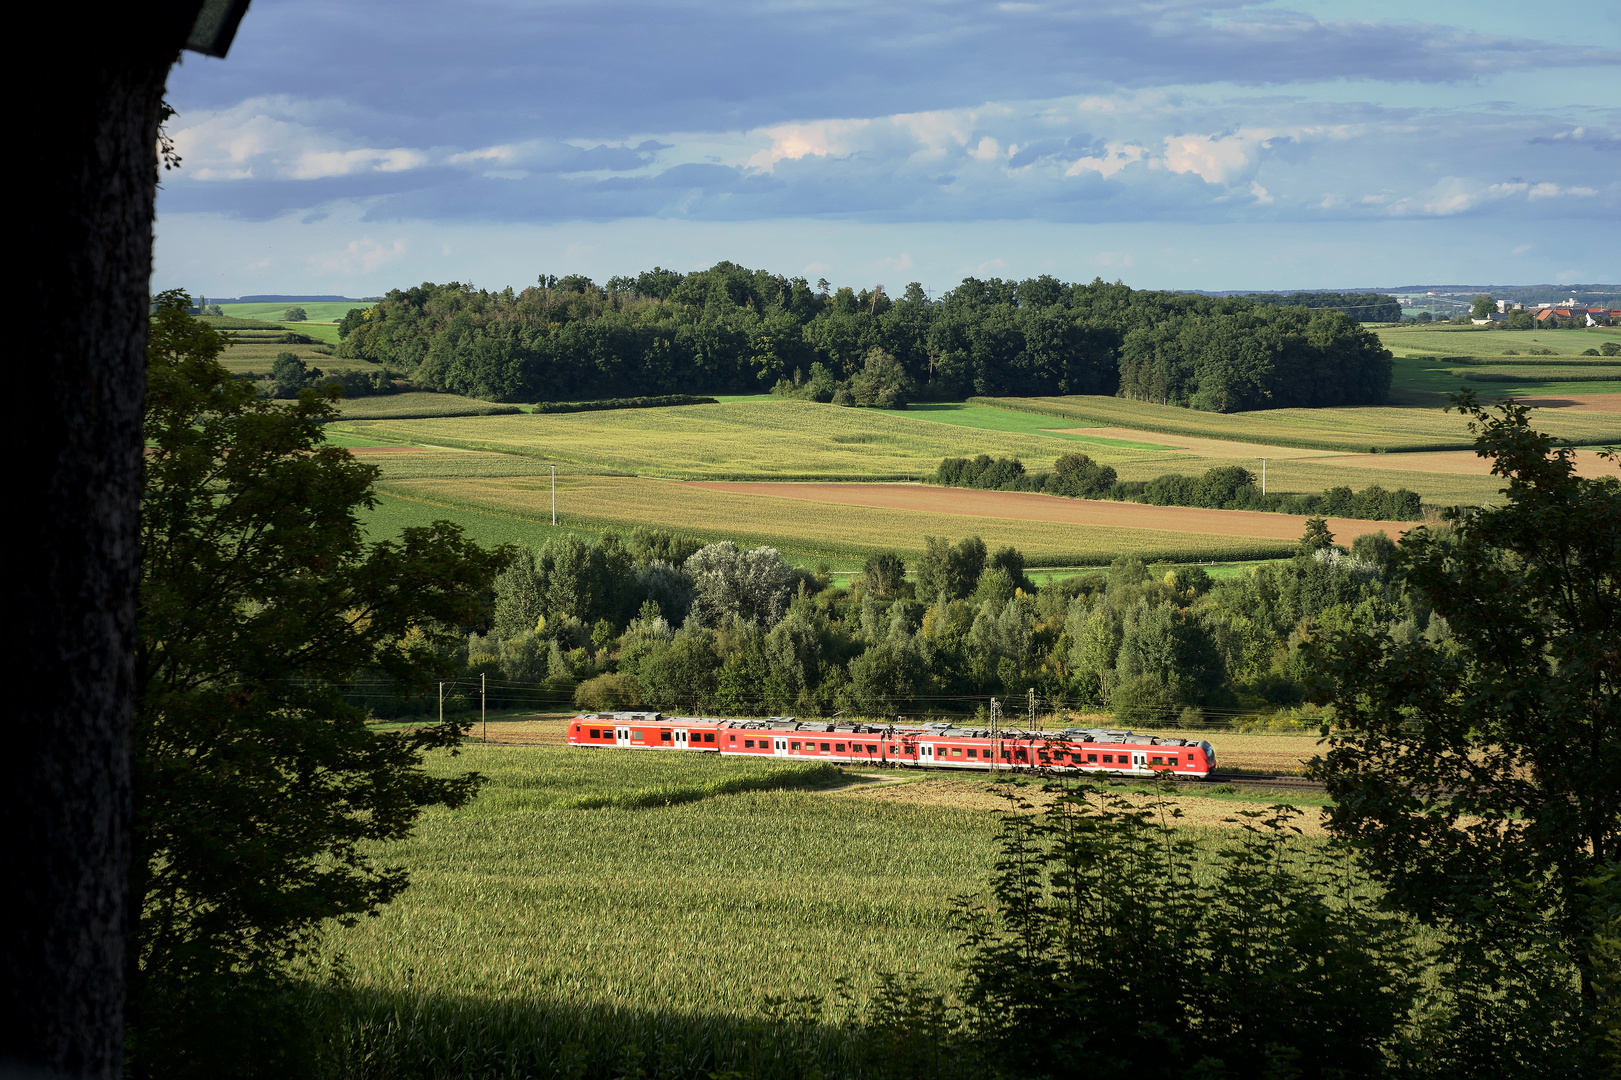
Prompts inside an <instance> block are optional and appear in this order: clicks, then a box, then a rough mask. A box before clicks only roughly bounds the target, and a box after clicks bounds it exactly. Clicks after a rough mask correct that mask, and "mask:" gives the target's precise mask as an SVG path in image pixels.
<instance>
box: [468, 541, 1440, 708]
mask: <svg viewBox="0 0 1621 1080" xmlns="http://www.w3.org/2000/svg"><path fill="white" fill-rule="evenodd" d="M924 545H925V549H924V552H923V554H922V556H921V557H920V558H917V559H916V560H915V561H914V562H912V563H911V564H910V565H908V563H907V561H906V560H905V559H903V558H902V557H901V556H900V555H897V554H893V553H883V554H878V555H874V556H872V557H870V558H869V559H868V560H867V561H866V564H865V566H864V567H863V570H862V572H861V573H860V574H859V575H858V576H856V577H855V579H854V580H853V581H852V583H851V585H850V586H849V587H839V586H838V585H836V584H834V582H833V581H832V577H831V575H830V574H829V573H828V572H827V571H826V570H825V569H821V570H807V569H804V568H799V567H793V566H790V565H789V564H788V563H787V562H786V561H785V560H784V559H783V558H782V556H781V555H780V553H778V552H777V551H775V550H774V549H771V548H757V549H754V550H742V549H739V548H738V547H736V546H735V545H733V544H731V543H729V542H723V543H718V544H700V543H699V542H698V541H696V540H693V539H690V538H685V537H680V536H673V535H671V534H668V533H665V532H662V531H659V530H649V529H645V528H642V529H637V530H636V531H634V532H633V533H631V534H630V536H628V537H621V536H619V535H616V534H612V533H610V534H607V535H605V536H603V537H602V538H601V539H600V540H598V541H595V542H588V541H586V540H583V539H581V538H579V537H574V536H569V537H563V538H559V539H557V540H554V541H551V542H549V543H548V544H546V545H544V546H542V547H541V548H539V549H536V550H533V551H527V550H526V551H520V552H518V553H516V554H515V555H514V556H513V560H512V562H511V563H510V565H509V566H508V567H507V568H506V569H505V570H504V571H503V572H502V573H501V574H500V575H499V576H498V577H497V578H496V580H495V587H494V593H493V596H494V604H493V608H492V615H491V619H490V622H489V625H488V626H487V627H486V628H483V629H482V630H480V631H476V632H473V633H471V634H469V635H468V638H467V640H466V643H465V646H463V647H462V648H461V650H460V652H459V656H460V661H461V663H462V664H463V665H464V675H469V676H473V677H477V676H478V675H480V674H483V675H486V676H490V677H493V678H495V679H497V680H500V681H502V682H503V683H505V684H508V685H512V684H517V685H527V686H530V687H534V688H535V689H537V690H545V691H549V692H550V694H551V695H552V697H553V699H554V700H555V699H558V698H561V699H563V700H568V699H569V698H570V696H572V697H573V701H574V703H575V704H577V705H578V706H580V707H582V708H605V709H606V708H631V707H637V706H642V707H647V708H655V709H661V710H664V711H667V712H688V711H692V712H699V713H708V714H726V715H731V714H740V715H787V714H794V715H806V716H816V715H831V714H832V713H834V712H837V711H840V710H843V711H846V712H849V713H855V714H859V715H871V716H885V715H898V714H906V715H912V716H922V715H928V714H947V715H950V714H956V715H964V714H967V713H971V712H973V711H975V710H976V709H979V710H982V709H983V708H984V705H985V700H986V698H987V697H989V696H992V695H995V696H1019V697H1022V696H1024V695H1025V694H1026V693H1027V692H1028V691H1029V690H1031V689H1034V690H1036V692H1037V693H1038V694H1039V695H1040V696H1041V699H1042V700H1043V701H1044V702H1046V703H1047V704H1048V705H1049V706H1050V707H1052V708H1055V709H1056V708H1063V707H1071V708H1108V709H1112V710H1113V711H1114V713H1115V716H1116V717H1117V718H1118V719H1119V721H1120V722H1122V723H1132V724H1157V725H1176V724H1188V725H1194V724H1199V723H1204V722H1207V721H1208V720H1209V719H1210V718H1211V717H1220V716H1224V715H1230V714H1235V713H1256V712H1261V713H1271V712H1274V711H1278V710H1283V711H1284V712H1286V713H1287V712H1288V710H1289V709H1291V708H1292V707H1296V706H1299V705H1301V704H1302V703H1303V702H1304V701H1305V698H1306V689H1305V680H1306V676H1307V674H1308V665H1307V664H1306V662H1305V661H1304V660H1303V659H1302V657H1301V654H1300V648H1301V644H1302V640H1303V639H1302V636H1301V634H1300V633H1299V629H1300V627H1301V626H1302V624H1304V623H1306V622H1309V621H1317V622H1324V621H1326V623H1328V624H1335V625H1337V624H1338V623H1339V622H1343V621H1344V620H1346V619H1349V618H1350V617H1351V613H1352V612H1353V611H1355V610H1356V609H1357V607H1358V605H1361V604H1365V603H1368V602H1370V598H1377V599H1378V601H1379V603H1381V604H1382V605H1385V607H1384V608H1382V610H1387V611H1388V612H1389V619H1390V622H1391V624H1392V626H1393V627H1394V628H1395V631H1394V632H1397V633H1399V634H1401V635H1402V636H1403V639H1404V640H1409V639H1416V638H1421V637H1427V638H1428V639H1431V640H1435V641H1438V642H1444V641H1445V640H1446V637H1447V633H1448V631H1447V628H1446V625H1445V620H1444V619H1436V618H1433V617H1432V612H1431V609H1430V608H1429V607H1428V606H1426V605H1424V604H1422V603H1417V602H1415V601H1414V600H1413V599H1412V598H1411V597H1407V596H1405V594H1403V593H1402V591H1401V590H1400V588H1399V587H1398V586H1397V585H1396V583H1394V582H1393V581H1392V580H1390V578H1389V575H1388V573H1387V564H1388V559H1389V556H1390V552H1391V551H1392V550H1393V544H1392V542H1391V541H1390V540H1389V539H1388V538H1387V537H1385V535H1384V534H1383V533H1382V532H1380V533H1371V534H1369V535H1366V536H1361V537H1358V538H1357V539H1356V541H1355V542H1354V543H1353V544H1352V546H1351V548H1350V550H1349V551H1347V550H1345V549H1343V548H1341V547H1339V546H1336V545H1335V544H1334V542H1333V536H1332V535H1331V534H1330V533H1328V532H1327V530H1326V528H1324V527H1323V526H1322V523H1321V521H1320V520H1314V522H1313V528H1312V530H1311V531H1310V532H1309V533H1308V537H1307V538H1306V539H1303V541H1302V549H1301V553H1300V554H1299V555H1298V556H1296V557H1295V558H1293V559H1290V560H1286V561H1283V562H1280V563H1276V564H1272V565H1267V566H1263V567H1261V568H1259V569H1257V570H1255V571H1254V572H1252V573H1250V574H1247V575H1244V576H1242V577H1239V578H1232V579H1228V580H1224V581H1216V580H1213V579H1212V578H1211V577H1210V575H1209V574H1208V573H1207V572H1206V571H1205V570H1204V569H1202V568H1200V567H1198V566H1186V565H1182V566H1178V565H1172V564H1169V563H1156V564H1154V565H1152V566H1149V565H1145V564H1144V563H1143V562H1142V561H1141V560H1139V559H1135V558H1129V557H1127V558H1122V559H1119V560H1117V561H1116V562H1115V563H1114V564H1113V565H1111V566H1110V567H1108V568H1107V569H1100V570H1098V571H1095V572H1092V573H1088V574H1082V575H1079V576H1076V577H1071V578H1066V579H1063V580H1061V581H1058V582H1054V583H1052V584H1050V585H1047V586H1044V587H1039V588H1038V587H1037V586H1036V585H1035V584H1034V583H1033V582H1032V581H1031V580H1030V577H1029V574H1028V573H1027V568H1026V562H1025V558H1024V556H1023V554H1022V553H1021V552H1019V551H1018V550H1017V549H1016V548H1012V547H1003V548H1000V549H997V550H994V551H993V550H991V549H989V548H988V546H987V545H986V544H985V543H984V541H983V540H981V539H980V538H979V537H977V536H969V537H964V538H961V539H958V540H956V541H952V540H949V539H946V538H941V537H925V538H924Z"/></svg>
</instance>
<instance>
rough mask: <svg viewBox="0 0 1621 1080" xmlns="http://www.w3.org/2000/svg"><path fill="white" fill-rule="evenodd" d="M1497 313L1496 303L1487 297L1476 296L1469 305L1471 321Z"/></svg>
mask: <svg viewBox="0 0 1621 1080" xmlns="http://www.w3.org/2000/svg"><path fill="white" fill-rule="evenodd" d="M1496 311H1497V301H1495V300H1493V299H1492V298H1491V297H1489V296H1476V297H1475V298H1474V300H1473V302H1471V303H1470V305H1469V317H1470V318H1471V319H1484V318H1486V317H1487V316H1488V315H1491V314H1493V313H1494V312H1496Z"/></svg>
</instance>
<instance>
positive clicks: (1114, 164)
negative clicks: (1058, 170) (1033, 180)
mask: <svg viewBox="0 0 1621 1080" xmlns="http://www.w3.org/2000/svg"><path fill="white" fill-rule="evenodd" d="M1147 157H1148V150H1147V149H1146V148H1145V147H1141V146H1133V145H1132V144H1131V143H1105V144H1104V147H1103V153H1102V154H1101V155H1099V156H1096V157H1082V158H1076V159H1075V161H1074V163H1073V164H1071V165H1070V167H1069V168H1068V169H1065V170H1064V175H1065V176H1079V175H1081V174H1082V173H1083V172H1088V171H1090V172H1095V173H1097V174H1098V175H1099V176H1101V177H1103V178H1104V179H1105V180H1107V179H1108V178H1109V177H1111V176H1113V175H1114V174H1115V173H1117V172H1119V171H1120V170H1121V169H1124V168H1125V167H1126V166H1127V165H1135V164H1136V163H1137V162H1139V161H1143V160H1145V159H1146V158H1147Z"/></svg>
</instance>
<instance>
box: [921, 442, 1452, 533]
mask: <svg viewBox="0 0 1621 1080" xmlns="http://www.w3.org/2000/svg"><path fill="white" fill-rule="evenodd" d="M929 479H930V480H931V481H932V482H934V483H936V484H942V485H945V486H947V487H965V488H979V489H981V490H988V491H1034V492H1043V493H1045V494H1048V495H1065V496H1068V497H1070V498H1073V499H1116V500H1119V501H1122V502H1140V503H1147V504H1149V505H1151V506H1199V507H1205V508H1207V509H1211V510H1266V511H1271V512H1273V513H1281V514H1320V515H1324V516H1331V517H1348V518H1359V519H1361V520H1364V521H1421V520H1423V517H1424V509H1423V505H1422V503H1421V502H1420V500H1419V495H1418V492H1416V491H1409V490H1407V489H1406V488H1397V489H1396V490H1395V491H1386V490H1385V489H1384V488H1382V487H1380V486H1379V485H1378V484H1370V485H1368V486H1367V487H1366V488H1364V489H1362V490H1361V491H1352V490H1351V489H1350V488H1349V487H1346V486H1340V487H1333V488H1329V489H1328V490H1327V491H1324V492H1323V493H1322V494H1320V495H1319V494H1314V493H1311V492H1306V493H1300V494H1286V493H1283V492H1277V491H1270V492H1264V493H1263V492H1262V491H1261V486H1260V483H1259V482H1258V481H1259V479H1260V478H1259V477H1257V476H1256V475H1255V474H1254V473H1253V472H1251V471H1250V470H1248V469H1246V468H1244V467H1243V466H1241V465H1218V466H1215V467H1214V468H1211V469H1207V470H1206V471H1205V474H1204V475H1203V476H1183V475H1181V474H1180V473H1166V474H1165V475H1163V476H1159V477H1155V478H1154V479H1153V480H1120V479H1118V478H1117V477H1116V474H1115V471H1114V469H1113V467H1111V466H1108V465H1101V464H1099V463H1097V462H1095V461H1093V460H1092V459H1091V458H1090V457H1088V456H1087V455H1085V454H1064V455H1063V456H1062V457H1060V458H1059V459H1058V460H1057V461H1056V462H1054V463H1053V470H1052V472H1034V473H1032V472H1026V471H1025V468H1024V463H1023V462H1022V461H1020V460H1019V459H1018V458H995V459H993V458H992V457H991V456H990V455H989V454H980V455H978V456H977V457H972V458H943V459H942V460H941V462H940V465H939V468H937V469H936V470H935V473H934V475H933V476H932V477H930V478H929Z"/></svg>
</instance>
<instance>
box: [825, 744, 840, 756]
mask: <svg viewBox="0 0 1621 1080" xmlns="http://www.w3.org/2000/svg"><path fill="white" fill-rule="evenodd" d="M822 745H823V746H824V747H825V746H826V745H827V744H826V743H823V744H822ZM833 749H835V750H837V751H838V752H839V753H841V754H842V753H844V744H843V743H838V744H836V745H835V746H834V747H833Z"/></svg>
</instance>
